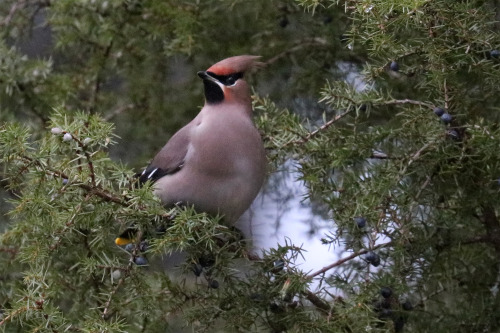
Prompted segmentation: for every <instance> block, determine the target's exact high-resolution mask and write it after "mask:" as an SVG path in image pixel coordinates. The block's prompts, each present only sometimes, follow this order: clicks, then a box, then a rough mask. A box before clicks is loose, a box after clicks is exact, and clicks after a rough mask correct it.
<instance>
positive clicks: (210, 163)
mask: <svg viewBox="0 0 500 333" xmlns="http://www.w3.org/2000/svg"><path fill="white" fill-rule="evenodd" d="M258 58H259V57H256V56H250V55H241V56H236V57H231V58H227V59H224V60H222V61H220V62H218V63H216V64H215V65H213V66H212V67H210V68H209V69H207V70H206V71H201V72H198V76H199V77H200V78H202V79H203V84H204V86H205V105H204V106H203V108H202V109H201V111H200V113H199V114H198V115H197V116H196V117H195V118H194V119H193V120H192V121H191V122H190V123H189V124H187V125H186V126H184V127H183V128H181V129H180V130H179V131H178V132H177V133H175V134H174V135H173V136H172V137H171V138H170V140H169V141H168V142H167V144H166V145H165V146H164V147H163V148H162V149H161V150H160V152H159V153H158V154H157V155H156V156H155V158H154V159H153V161H152V162H151V164H150V165H149V166H148V167H147V168H146V170H144V171H143V172H142V174H141V176H140V178H139V180H140V181H141V182H146V181H148V180H150V181H152V182H154V193H155V194H156V195H157V196H158V197H159V198H160V200H161V201H162V203H163V204H164V205H165V206H173V205H175V204H176V203H183V204H187V205H194V207H195V209H196V210H197V211H198V212H206V213H209V214H213V215H216V214H220V215H223V216H224V218H223V219H224V222H225V223H226V224H228V225H232V224H233V223H234V222H236V220H238V218H239V217H240V216H241V215H242V214H243V213H244V212H245V210H247V209H248V207H249V206H250V204H251V203H252V201H253V200H254V199H255V197H256V196H257V194H258V192H259V190H260V188H261V186H262V183H263V181H264V177H265V174H266V156H265V151H264V146H263V144H262V140H261V137H260V135H259V132H258V131H257V129H256V128H255V126H254V124H253V121H252V101H251V97H250V89H249V87H248V84H247V83H246V82H245V80H244V79H243V75H244V74H245V72H247V71H248V70H250V69H251V68H253V67H255V66H258V65H259V64H260V63H259V62H257V59H258Z"/></svg>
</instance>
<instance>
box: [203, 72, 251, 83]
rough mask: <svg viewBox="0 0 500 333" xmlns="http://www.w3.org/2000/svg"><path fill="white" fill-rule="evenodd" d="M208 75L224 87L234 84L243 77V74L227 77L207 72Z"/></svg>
mask: <svg viewBox="0 0 500 333" xmlns="http://www.w3.org/2000/svg"><path fill="white" fill-rule="evenodd" d="M207 74H208V75H210V76H211V77H213V78H214V79H216V80H217V81H219V82H220V83H222V84H223V85H225V86H232V85H234V84H235V83H236V81H237V80H238V79H241V78H242V77H243V73H241V72H240V73H234V74H229V75H216V74H215V73H213V72H207Z"/></svg>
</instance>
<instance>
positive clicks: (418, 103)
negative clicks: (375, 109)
mask: <svg viewBox="0 0 500 333" xmlns="http://www.w3.org/2000/svg"><path fill="white" fill-rule="evenodd" d="M392 104H413V105H420V106H425V107H426V108H429V109H433V108H434V105H432V104H430V103H427V102H422V101H415V100H412V99H393V100H390V101H386V102H382V103H380V104H378V105H392Z"/></svg>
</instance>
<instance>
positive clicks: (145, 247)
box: [139, 241, 149, 252]
mask: <svg viewBox="0 0 500 333" xmlns="http://www.w3.org/2000/svg"><path fill="white" fill-rule="evenodd" d="M148 248H149V243H148V241H142V242H141V243H140V244H139V251H141V252H146V251H147V250H148Z"/></svg>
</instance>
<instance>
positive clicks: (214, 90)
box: [203, 80, 224, 104]
mask: <svg viewBox="0 0 500 333" xmlns="http://www.w3.org/2000/svg"><path fill="white" fill-rule="evenodd" d="M203 84H204V86H205V99H206V100H207V103H209V104H217V103H220V102H222V101H223V100H224V92H223V91H222V88H221V87H219V85H218V84H217V83H215V82H212V81H209V80H203Z"/></svg>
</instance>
